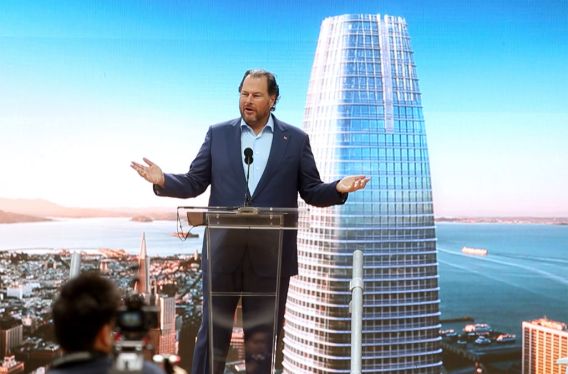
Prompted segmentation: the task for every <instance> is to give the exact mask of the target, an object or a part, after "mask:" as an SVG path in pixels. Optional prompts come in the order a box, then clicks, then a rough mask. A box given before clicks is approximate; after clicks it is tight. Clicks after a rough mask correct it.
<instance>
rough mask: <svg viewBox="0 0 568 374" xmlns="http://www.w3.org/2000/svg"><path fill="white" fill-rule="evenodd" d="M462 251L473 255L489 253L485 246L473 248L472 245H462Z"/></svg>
mask: <svg viewBox="0 0 568 374" xmlns="http://www.w3.org/2000/svg"><path fill="white" fill-rule="evenodd" d="M461 251H462V253H463V254H466V255H474V256H487V254H488V253H489V252H488V251H487V249H485V248H473V247H463V248H462V250H461Z"/></svg>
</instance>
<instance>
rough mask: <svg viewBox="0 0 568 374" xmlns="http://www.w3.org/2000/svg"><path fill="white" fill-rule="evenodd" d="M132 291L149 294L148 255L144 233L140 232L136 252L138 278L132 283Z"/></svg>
mask: <svg viewBox="0 0 568 374" xmlns="http://www.w3.org/2000/svg"><path fill="white" fill-rule="evenodd" d="M134 291H136V292H137V293H139V294H142V295H144V296H145V297H146V298H147V296H148V295H149V294H150V257H148V253H147V251H146V234H145V233H142V243H141V244H140V253H139V254H138V278H137V279H136V283H135V284H134Z"/></svg>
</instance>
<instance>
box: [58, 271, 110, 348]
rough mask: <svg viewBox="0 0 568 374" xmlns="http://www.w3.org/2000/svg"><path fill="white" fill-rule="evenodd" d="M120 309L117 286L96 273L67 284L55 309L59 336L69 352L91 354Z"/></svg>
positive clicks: (73, 279)
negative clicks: (102, 330)
mask: <svg viewBox="0 0 568 374" xmlns="http://www.w3.org/2000/svg"><path fill="white" fill-rule="evenodd" d="M119 305H120V294H119V292H118V289H117V288H116V286H115V285H114V284H113V283H112V282H111V281H110V280H108V279H106V278H103V277H102V276H101V275H99V274H98V273H95V272H87V273H82V274H80V275H79V276H77V277H75V278H72V279H71V280H69V281H68V282H66V283H65V284H64V285H63V287H62V288H61V293H60V294H59V296H58V297H57V299H56V300H55V302H54V303H53V306H52V312H53V322H54V328H55V336H56V338H57V340H58V342H59V344H60V345H61V347H62V348H63V349H64V350H65V351H66V352H79V351H90V350H92V349H93V344H94V342H95V337H96V336H97V333H98V332H99V331H100V329H101V328H102V327H103V326H104V325H105V324H107V323H110V322H112V321H113V320H114V318H115V316H116V311H117V309H118V307H119Z"/></svg>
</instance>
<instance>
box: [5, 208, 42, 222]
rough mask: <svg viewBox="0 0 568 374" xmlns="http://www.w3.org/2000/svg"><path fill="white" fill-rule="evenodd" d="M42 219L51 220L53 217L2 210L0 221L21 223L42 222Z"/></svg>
mask: <svg viewBox="0 0 568 374" xmlns="http://www.w3.org/2000/svg"><path fill="white" fill-rule="evenodd" d="M42 221H51V219H49V218H43V217H36V216H29V215H26V214H18V213H12V212H5V211H3V210H0V223H21V222H42Z"/></svg>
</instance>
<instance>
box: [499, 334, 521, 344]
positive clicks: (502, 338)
mask: <svg viewBox="0 0 568 374" xmlns="http://www.w3.org/2000/svg"><path fill="white" fill-rule="evenodd" d="M516 339H517V336H516V335H515V334H500V335H499V336H498V337H497V339H495V341H496V342H497V343H514V342H515V340H516Z"/></svg>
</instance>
